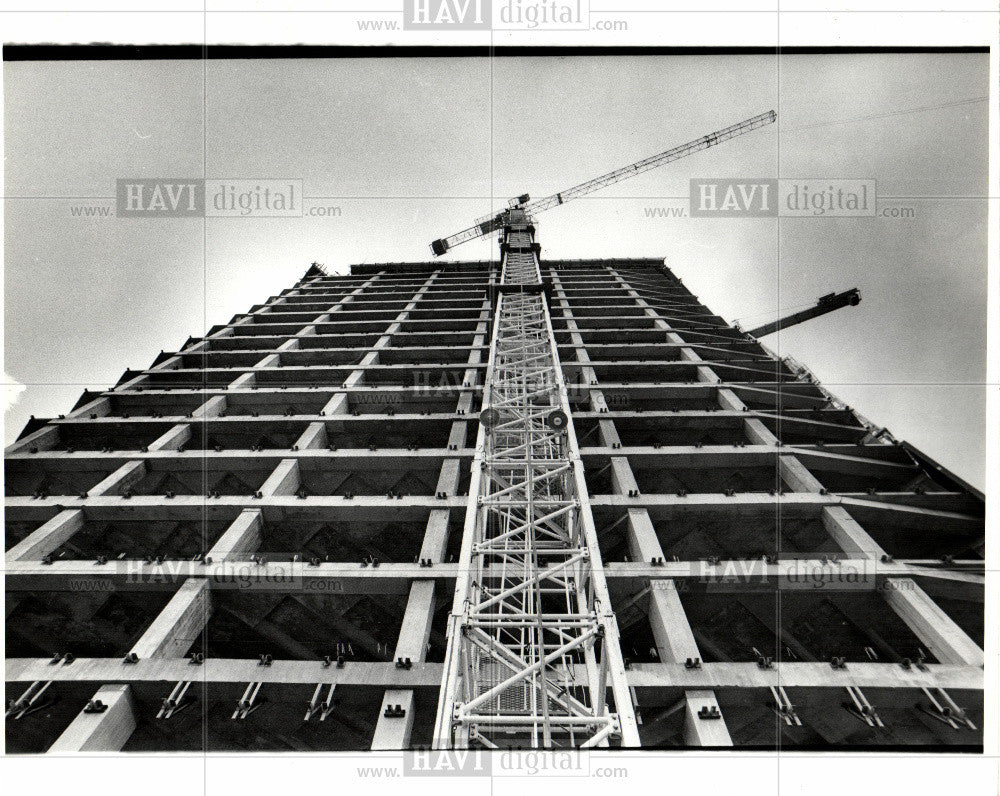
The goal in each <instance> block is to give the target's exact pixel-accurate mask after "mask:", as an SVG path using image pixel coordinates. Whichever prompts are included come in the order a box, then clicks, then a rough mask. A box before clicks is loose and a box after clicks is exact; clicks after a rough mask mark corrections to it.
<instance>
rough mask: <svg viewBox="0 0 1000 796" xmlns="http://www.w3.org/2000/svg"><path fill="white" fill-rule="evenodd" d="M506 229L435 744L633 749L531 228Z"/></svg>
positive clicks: (523, 222)
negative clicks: (611, 698)
mask: <svg viewBox="0 0 1000 796" xmlns="http://www.w3.org/2000/svg"><path fill="white" fill-rule="evenodd" d="M505 220H506V223H505V226H504V228H503V245H502V247H501V252H502V263H501V278H500V283H499V285H498V286H497V291H496V293H497V309H496V317H495V320H494V328H493V335H494V345H493V348H492V353H491V355H490V360H489V364H488V371H487V389H486V393H485V396H484V408H483V412H482V415H481V424H480V432H479V434H480V436H479V439H478V440H477V455H476V459H477V463H476V464H474V465H473V479H474V482H473V484H472V489H471V490H470V494H471V495H472V496H473V500H472V501H470V507H469V510H468V514H467V516H466V530H465V536H464V538H463V550H462V559H461V566H460V568H459V569H460V575H459V583H458V586H457V588H456V597H455V604H454V606H453V612H452V617H451V625H450V627H449V644H448V652H447V658H446V663H445V679H444V683H443V686H442V690H441V701H440V704H439V711H438V726H437V730H436V734H435V744H436V746H437V747H438V748H450V747H460V748H464V747H468V746H470V745H472V744H473V743H478V744H481V745H483V746H486V747H491V748H492V747H497V746H502V745H517V746H535V747H537V746H544V747H546V748H551V747H554V746H556V747H559V746H576V747H589V746H597V745H608V743H609V742H610V740H611V739H617V740H618V741H619V742H621V743H623V744H626V745H630V746H631V745H638V732H637V729H636V725H635V716H634V713H633V709H632V702H631V699H630V696H629V691H628V685H627V683H626V682H625V670H624V664H623V662H622V660H621V653H620V650H619V644H618V630H617V625H616V623H615V618H614V614H613V613H612V612H611V610H610V599H609V597H608V594H607V586H606V584H605V583H604V578H603V574H602V573H601V572H600V571H599V568H598V570H595V569H594V568H593V567H592V566H591V564H592V562H594V561H599V556H600V553H599V551H598V547H597V535H596V531H595V529H594V524H593V518H592V517H591V516H590V508H589V503H587V501H586V487H585V483H584V481H583V469H582V465H581V463H580V457H579V450H578V447H577V443H576V438H575V434H574V432H573V428H572V424H571V423H570V421H569V403H568V397H567V393H566V387H565V384H564V382H563V377H562V371H561V368H560V366H559V360H558V354H557V352H556V347H555V339H554V336H553V333H552V325H551V321H550V318H549V311H548V306H547V302H546V298H545V295H544V287H545V286H544V285H543V283H542V279H541V272H540V269H539V264H538V256H537V246H536V245H535V244H534V241H533V231H534V228H533V226H532V224H531V219H530V218H529V217H528V216H527V214H526V213H525V212H524V210H522V209H519V208H513V209H511V210H509V211H507V213H506V215H505ZM609 685H610V686H611V689H612V693H613V695H614V702H615V705H614V707H615V712H612V711H611V710H610V708H609V706H608V704H607V702H606V692H607V687H608V686H609Z"/></svg>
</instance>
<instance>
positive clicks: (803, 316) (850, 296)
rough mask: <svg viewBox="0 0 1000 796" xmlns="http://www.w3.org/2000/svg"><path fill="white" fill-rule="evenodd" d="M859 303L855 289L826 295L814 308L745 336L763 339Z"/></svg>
mask: <svg viewBox="0 0 1000 796" xmlns="http://www.w3.org/2000/svg"><path fill="white" fill-rule="evenodd" d="M860 303H861V291H860V290H858V289H857V288H856V287H852V288H851V289H850V290H845V291H844V292H843V293H828V294H827V295H825V296H820V297H819V299H818V300H817V301H816V306H815V307H810V308H809V309H807V310H802V311H801V312H795V313H792V314H791V315H787V316H785V317H784V318H780V319H779V320H776V321H772V322H771V323H765V324H764V325H763V326H758V327H757V328H756V329H750V330H749V331H748V332H747V334H748V335H750V336H751V337H763V336H764V335H768V334H774V332H776V331H778V330H779V329H787V328H788V327H789V326H795V325H796V324H798V323H802V322H804V321H808V320H811V319H812V318H818V317H819V316H820V315H826V314H827V313H828V312H833V311H834V310H839V309H840V308H841V307H847V306H851V307H856V306H857V305H858V304H860Z"/></svg>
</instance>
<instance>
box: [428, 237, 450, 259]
mask: <svg viewBox="0 0 1000 796" xmlns="http://www.w3.org/2000/svg"><path fill="white" fill-rule="evenodd" d="M431 251H432V252H434V256H435V257H440V256H441V255H442V254H444V253H445V252H446V251H448V241H446V240H445V239H444V238H438V239H437V240H436V241H434V242H433V243H432V244H431Z"/></svg>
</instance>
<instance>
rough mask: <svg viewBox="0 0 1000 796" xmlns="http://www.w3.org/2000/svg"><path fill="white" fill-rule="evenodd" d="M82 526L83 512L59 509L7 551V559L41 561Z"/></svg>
mask: <svg viewBox="0 0 1000 796" xmlns="http://www.w3.org/2000/svg"><path fill="white" fill-rule="evenodd" d="M82 527H83V512H82V511H80V510H79V509H67V510H64V511H60V512H59V513H58V514H56V516H55V517H53V518H52V519H51V520H49V521H48V522H46V523H45V524H44V525H42V526H41V527H40V528H36V529H35V530H34V531H32V532H31V533H30V534H28V535H27V536H26V537H25V538H24V539H22V540H21V541H20V542H18V543H17V544H16V545H14V546H13V547H12V548H11V549H10V550H8V551H7V554H6V559H7V561H41V560H42V559H43V558H45V556H47V555H49V554H50V553H54V552H55V551H56V550H57V549H59V548H60V547H62V545H63V544H65V543H66V541H68V540H69V538H70V537H71V536H72V535H73V534H75V533H76V532H77V531H79V530H80V529H81V528H82Z"/></svg>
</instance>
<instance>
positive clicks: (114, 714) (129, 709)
mask: <svg viewBox="0 0 1000 796" xmlns="http://www.w3.org/2000/svg"><path fill="white" fill-rule="evenodd" d="M94 700H99V701H100V702H102V703H103V704H104V705H106V706H107V709H106V710H105V711H104V712H102V713H86V712H81V713H80V714H79V715H78V716H77V717H76V718H75V719H73V722H72V723H71V724H70V725H69V727H67V728H66V729H65V730H64V731H63V733H62V735H60V736H59V737H58V738H57V739H56V741H55V743H53V744H52V746H50V747H49V749H48V753H49V754H72V753H75V752H118V751H121V748H122V747H123V746H124V745H125V742H126V741H128V739H129V736H130V735H132V733H133V731H134V730H135V726H136V723H135V700H134V698H133V696H132V687H131V686H130V685H127V684H117V685H105V686H102V687H101V688H100V689H99V690H98V692H97V693H96V694H95V695H94Z"/></svg>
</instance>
